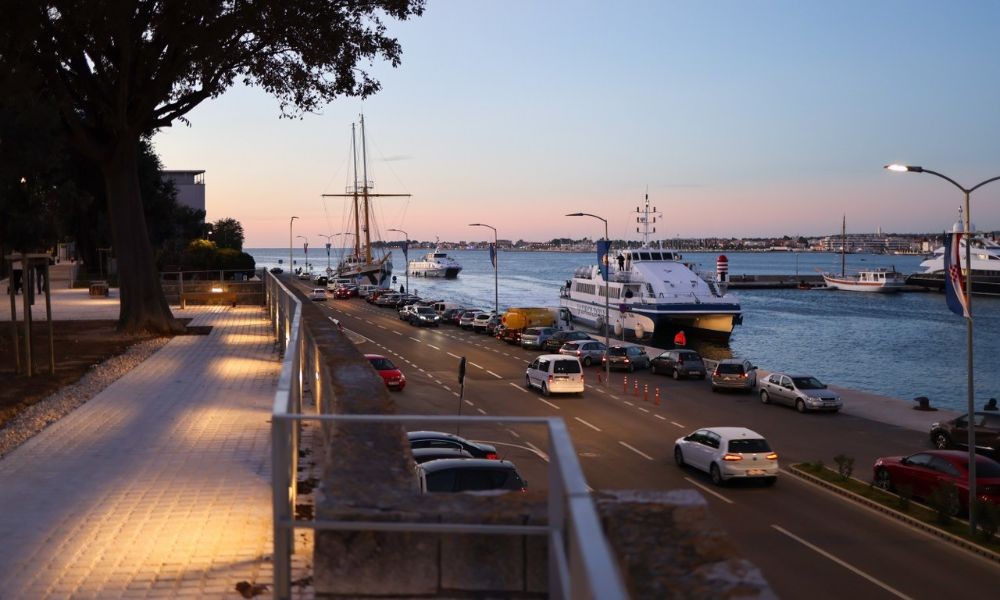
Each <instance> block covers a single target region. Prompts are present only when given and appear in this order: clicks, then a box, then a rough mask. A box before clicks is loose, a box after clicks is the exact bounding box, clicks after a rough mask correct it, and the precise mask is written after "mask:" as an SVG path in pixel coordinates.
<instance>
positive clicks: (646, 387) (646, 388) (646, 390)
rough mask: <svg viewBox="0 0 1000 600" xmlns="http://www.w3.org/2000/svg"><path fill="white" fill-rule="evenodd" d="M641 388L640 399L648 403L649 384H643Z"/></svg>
mask: <svg viewBox="0 0 1000 600" xmlns="http://www.w3.org/2000/svg"><path fill="white" fill-rule="evenodd" d="M642 387H643V388H644V389H643V391H642V399H643V401H644V402H649V384H648V383H647V384H644V385H643V386H642Z"/></svg>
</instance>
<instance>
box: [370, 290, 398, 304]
mask: <svg viewBox="0 0 1000 600" xmlns="http://www.w3.org/2000/svg"><path fill="white" fill-rule="evenodd" d="M390 293H394V292H390V291H389V290H383V289H377V290H372V291H371V292H369V293H368V295H367V296H365V302H367V303H368V304H377V303H378V299H379V298H381V297H382V296H383V295H385V294H390Z"/></svg>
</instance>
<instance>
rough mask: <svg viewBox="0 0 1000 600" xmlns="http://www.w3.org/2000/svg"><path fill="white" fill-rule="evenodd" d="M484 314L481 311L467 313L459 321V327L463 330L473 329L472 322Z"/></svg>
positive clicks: (468, 311)
mask: <svg viewBox="0 0 1000 600" xmlns="http://www.w3.org/2000/svg"><path fill="white" fill-rule="evenodd" d="M482 312H483V311H481V310H467V311H465V312H464V313H462V316H461V317H460V318H459V320H458V326H459V327H461V328H462V329H472V321H473V320H475V318H476V315H479V314H482Z"/></svg>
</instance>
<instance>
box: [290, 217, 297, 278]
mask: <svg viewBox="0 0 1000 600" xmlns="http://www.w3.org/2000/svg"><path fill="white" fill-rule="evenodd" d="M295 219H298V217H292V218H291V219H288V272H289V273H294V269H292V265H294V264H295V263H294V262H293V261H292V223H293V222H294V221H295Z"/></svg>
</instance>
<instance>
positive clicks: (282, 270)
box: [271, 267, 285, 275]
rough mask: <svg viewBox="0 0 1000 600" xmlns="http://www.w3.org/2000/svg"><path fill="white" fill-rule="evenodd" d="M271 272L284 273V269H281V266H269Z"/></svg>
mask: <svg viewBox="0 0 1000 600" xmlns="http://www.w3.org/2000/svg"><path fill="white" fill-rule="evenodd" d="M271 272H272V273H274V274H275V275H278V274H280V273H284V272H285V270H284V269H282V268H281V267H271Z"/></svg>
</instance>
